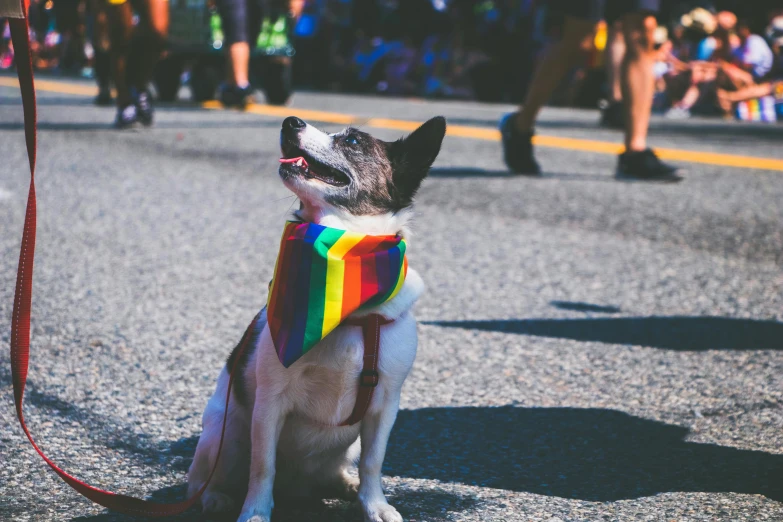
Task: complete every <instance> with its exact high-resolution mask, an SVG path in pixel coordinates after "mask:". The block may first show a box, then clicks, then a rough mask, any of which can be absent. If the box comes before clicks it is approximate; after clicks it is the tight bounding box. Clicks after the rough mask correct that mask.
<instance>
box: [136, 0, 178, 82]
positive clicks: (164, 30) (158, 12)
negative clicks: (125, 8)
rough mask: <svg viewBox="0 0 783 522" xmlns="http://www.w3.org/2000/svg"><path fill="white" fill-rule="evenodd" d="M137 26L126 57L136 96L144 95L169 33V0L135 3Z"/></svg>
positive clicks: (148, 0)
mask: <svg viewBox="0 0 783 522" xmlns="http://www.w3.org/2000/svg"><path fill="white" fill-rule="evenodd" d="M134 7H135V8H136V11H137V14H138V15H139V24H138V26H137V27H136V32H135V34H134V35H133V41H132V45H131V49H130V56H129V57H128V64H129V65H128V73H129V74H128V76H129V79H128V83H129V84H130V86H131V87H132V88H134V89H136V91H137V92H138V93H141V92H145V91H146V90H147V88H148V87H149V83H150V81H152V76H153V73H154V71H155V66H156V65H157V63H158V60H159V59H160V57H161V54H162V53H163V50H164V49H165V46H166V40H167V38H168V32H169V2H168V0H138V1H137V2H135V4H134Z"/></svg>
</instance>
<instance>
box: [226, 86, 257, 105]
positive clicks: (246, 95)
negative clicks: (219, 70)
mask: <svg viewBox="0 0 783 522" xmlns="http://www.w3.org/2000/svg"><path fill="white" fill-rule="evenodd" d="M252 102H253V88H252V87H251V86H250V85H247V86H245V87H237V86H236V85H224V86H223V88H222V89H220V103H222V104H223V106H225V107H238V108H241V109H244V108H245V107H246V106H247V105H248V104H250V103H252Z"/></svg>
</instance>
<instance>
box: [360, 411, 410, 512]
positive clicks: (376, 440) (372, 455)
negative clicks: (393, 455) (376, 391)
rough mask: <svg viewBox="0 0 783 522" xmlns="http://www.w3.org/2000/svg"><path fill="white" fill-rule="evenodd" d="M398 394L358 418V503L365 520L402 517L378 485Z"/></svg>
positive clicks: (379, 484)
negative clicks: (378, 407)
mask: <svg viewBox="0 0 783 522" xmlns="http://www.w3.org/2000/svg"><path fill="white" fill-rule="evenodd" d="M399 407H400V400H399V396H398V397H396V398H395V399H394V400H391V401H389V402H387V403H386V405H385V406H384V408H383V409H382V410H381V411H380V412H376V413H372V414H371V413H368V414H367V415H366V416H365V417H364V420H362V455H361V459H360V460H359V480H360V484H359V503H360V504H361V505H362V511H363V512H364V520H365V522H402V516H400V514H399V513H398V512H397V510H396V509H394V508H393V507H392V506H390V505H389V503H388V502H387V501H386V497H385V496H384V494H383V488H382V486H381V466H382V465H383V458H384V457H385V455H386V444H387V443H388V441H389V434H390V433H391V430H392V426H393V425H394V420H395V419H396V418H397V410H398V409H399Z"/></svg>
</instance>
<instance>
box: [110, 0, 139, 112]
mask: <svg viewBox="0 0 783 522" xmlns="http://www.w3.org/2000/svg"><path fill="white" fill-rule="evenodd" d="M106 13H107V15H108V22H109V37H110V39H111V49H110V53H111V64H112V72H113V77H114V78H113V79H114V87H115V88H116V89H117V107H120V108H122V107H124V106H126V105H128V104H129V103H130V102H131V96H130V90H129V89H128V81H127V64H128V51H129V50H130V40H131V33H132V31H133V12H132V11H131V6H130V2H124V3H122V4H110V3H109V2H106Z"/></svg>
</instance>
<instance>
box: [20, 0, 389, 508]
mask: <svg viewBox="0 0 783 522" xmlns="http://www.w3.org/2000/svg"><path fill="white" fill-rule="evenodd" d="M21 1H22V2H24V0H21ZM22 5H23V10H24V12H25V13H26V12H27V9H26V6H25V5H24V3H23V4H22ZM8 24H9V26H10V29H11V38H12V40H13V43H14V50H15V52H16V70H17V74H18V76H19V86H20V88H21V91H22V106H23V109H24V132H25V142H26V145H27V155H28V158H29V162H30V190H29V192H28V196H27V211H26V214H25V221H24V230H23V232H22V245H21V251H20V253H19V267H18V270H17V274H16V291H15V293H14V309H13V315H12V317H11V374H12V380H13V388H14V403H15V406H16V416H17V417H18V419H19V423H20V424H21V426H22V430H24V433H25V435H27V438H28V439H29V441H30V444H32V445H33V448H35V451H37V452H38V454H39V455H40V456H41V458H43V459H44V461H46V463H47V464H48V465H49V467H51V468H52V469H53V470H54V472H55V473H57V474H58V475H59V476H60V477H61V478H62V479H63V480H64V481H65V482H66V483H67V484H68V485H69V486H71V487H72V488H73V489H75V490H76V491H78V492H79V493H81V494H82V495H84V496H85V497H87V498H88V499H90V500H92V501H93V502H95V503H96V504H100V505H101V506H103V507H105V508H108V509H111V510H114V511H118V512H120V513H127V514H133V515H142V516H148V517H163V516H171V515H177V514H180V513H183V512H185V511H187V510H188V509H190V508H191V507H192V506H193V505H194V504H195V503H196V502H197V501H198V500H199V498H200V497H201V494H202V493H203V492H204V490H205V489H206V488H207V485H208V484H209V482H210V481H211V480H212V476H213V474H214V473H215V469H216V468H217V463H218V459H220V453H221V450H222V449H223V439H224V436H225V433H226V420H227V417H228V403H229V399H230V396H231V386H232V385H233V383H234V375H235V373H236V368H237V365H238V363H239V361H240V360H241V358H242V353H243V352H244V351H245V350H246V349H247V345H248V344H249V340H250V339H251V338H252V335H250V330H251V329H252V328H253V327H254V325H255V321H253V322H251V323H250V326H248V331H246V332H245V335H244V336H243V338H242V341H241V342H240V348H239V353H238V356H237V357H236V360H235V362H234V366H233V367H232V368H231V369H230V370H231V373H230V376H229V381H228V390H227V391H226V408H225V411H224V413H223V427H222V429H221V432H220V443H219V445H218V452H217V456H216V458H215V464H214V465H213V467H212V471H210V473H209V477H208V478H207V480H206V482H205V483H204V485H203V486H202V487H201V489H200V490H199V491H198V492H197V493H196V494H195V495H193V496H192V497H190V498H189V499H187V500H185V501H183V502H178V503H175V504H160V503H157V502H151V501H149V500H143V499H139V498H135V497H130V496H127V495H119V494H116V493H112V492H110V491H104V490H101V489H98V488H95V487H93V486H90V485H89V484H86V483H84V482H82V481H81V480H79V479H77V478H76V477H74V476H72V475H70V474H68V473H67V472H65V471H64V470H62V469H61V468H60V467H58V466H57V465H56V464H55V463H54V462H53V461H52V460H50V459H49V458H48V457H47V456H46V455H44V453H43V452H42V451H41V449H40V448H39V447H38V445H37V444H36V443H35V441H34V440H33V437H32V435H31V434H30V431H29V430H28V428H27V425H26V424H25V421H24V412H23V407H22V406H23V402H24V388H25V384H26V382H27V368H28V364H29V361H30V309H31V303H32V294H33V261H34V259H35V229H36V207H35V156H36V130H37V129H36V120H37V117H36V107H35V86H34V81H33V67H32V60H31V56H30V42H29V39H28V38H29V37H28V23H27V19H26V18H20V19H15V18H10V19H9V20H8ZM389 322H391V321H389V320H388V319H385V318H383V317H381V316H380V315H377V314H372V315H369V316H367V317H363V318H359V319H352V320H348V321H346V324H349V325H357V326H361V327H362V328H363V332H364V364H363V366H362V372H361V375H360V380H359V392H358V394H357V397H356V404H355V405H354V409H353V412H351V415H350V416H349V417H348V418H347V419H346V420H345V421H344V422H343V423H342V424H340V426H349V425H352V424H356V423H357V422H359V421H360V420H361V419H362V417H364V414H365V413H366V412H367V408H368V407H369V405H370V401H371V400H372V396H373V391H374V390H375V386H377V384H378V351H379V348H380V331H381V325H383V324H387V323H389Z"/></svg>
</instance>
